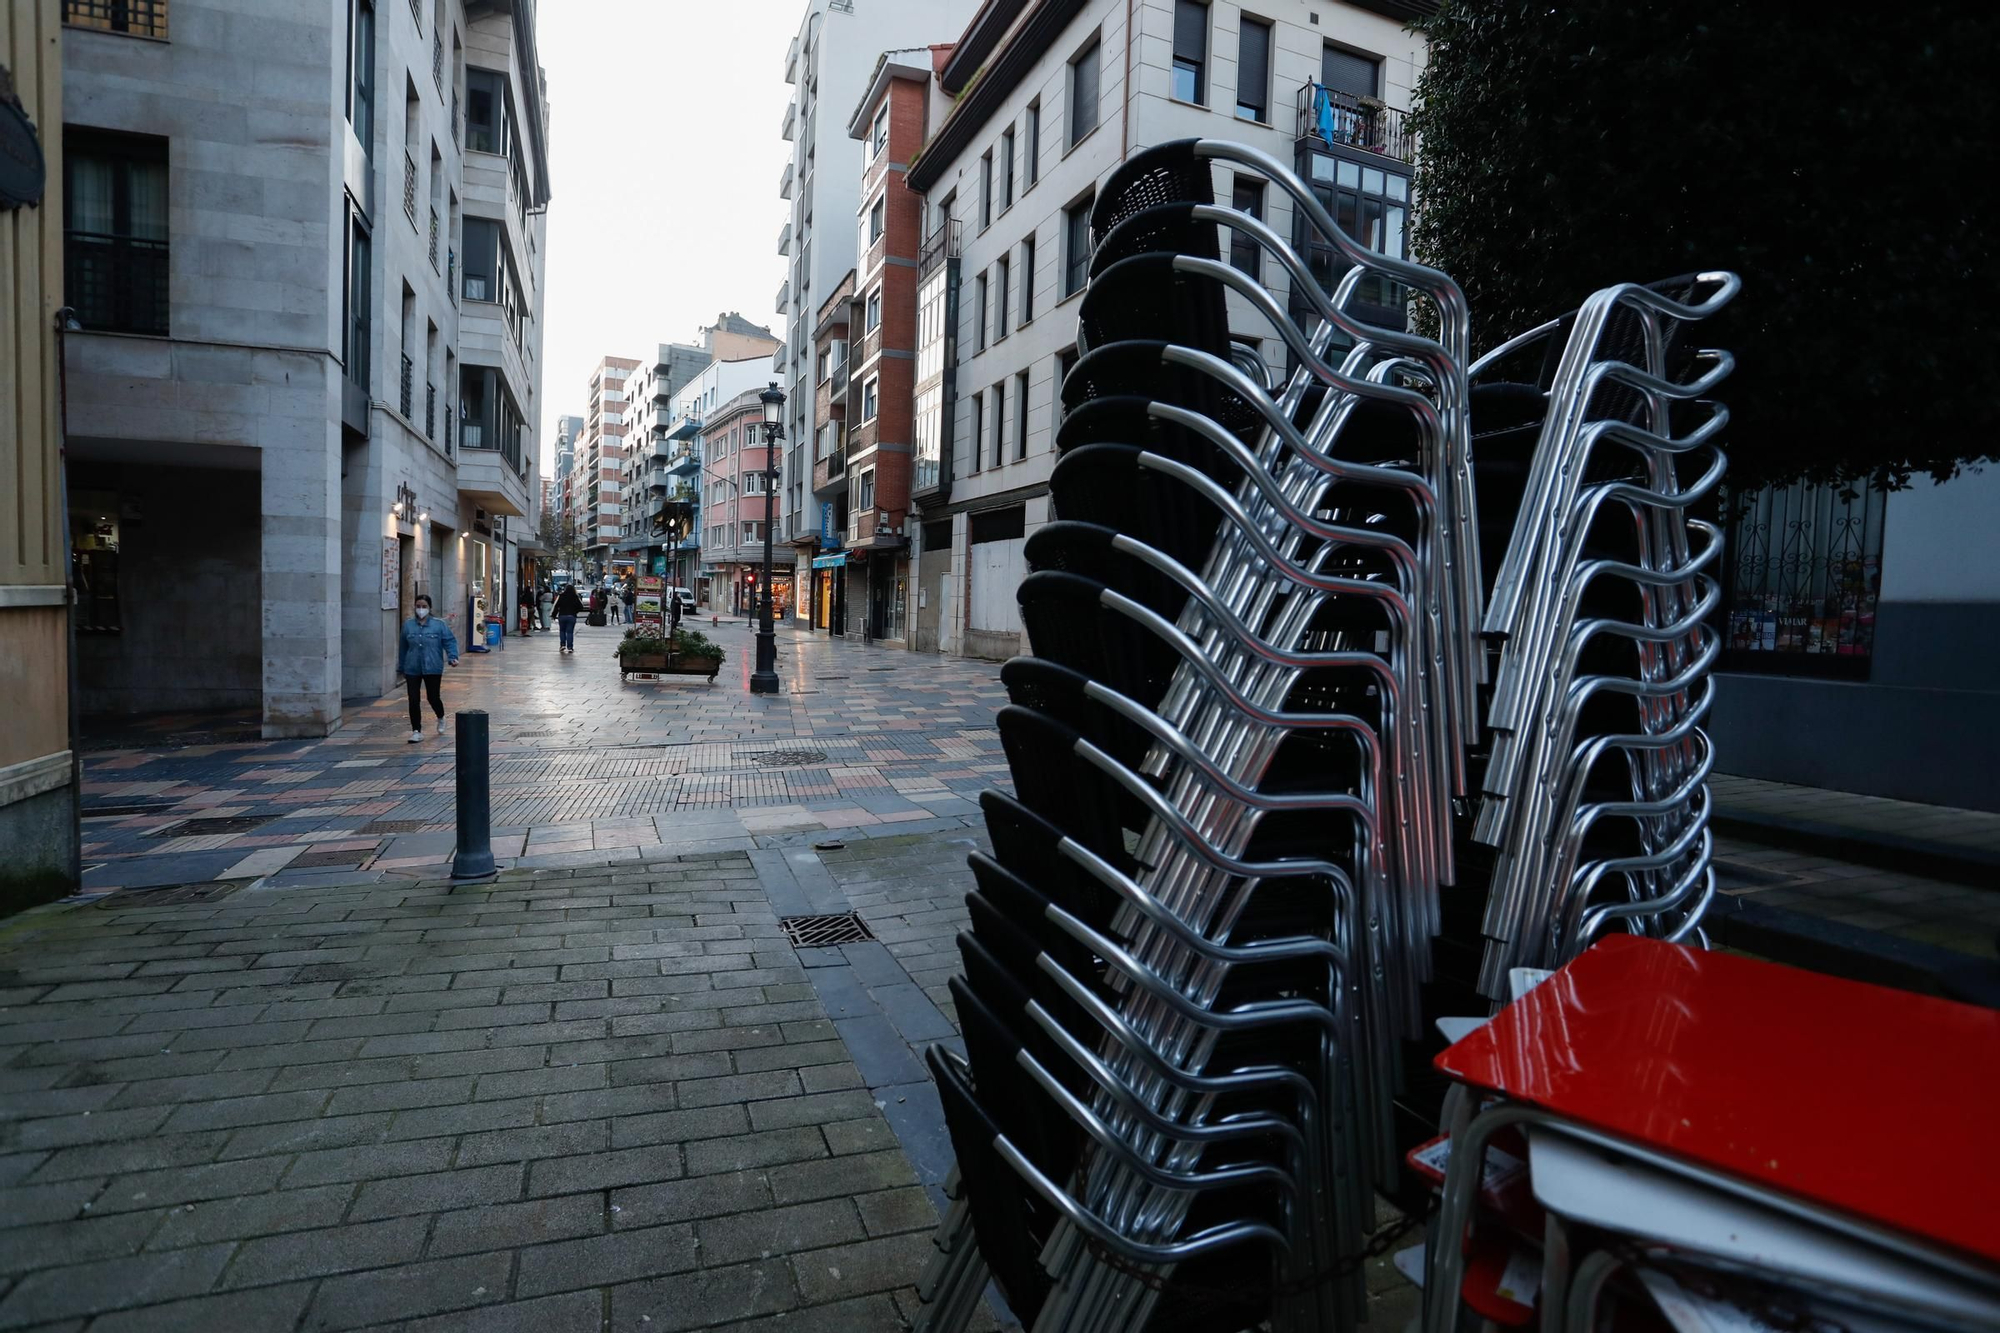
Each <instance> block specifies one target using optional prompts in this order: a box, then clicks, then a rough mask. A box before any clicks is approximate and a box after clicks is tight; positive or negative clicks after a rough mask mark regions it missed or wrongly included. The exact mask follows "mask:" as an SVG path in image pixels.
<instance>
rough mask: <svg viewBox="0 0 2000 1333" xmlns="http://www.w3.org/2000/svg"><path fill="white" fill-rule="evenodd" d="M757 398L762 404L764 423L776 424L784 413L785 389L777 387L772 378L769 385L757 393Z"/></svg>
mask: <svg viewBox="0 0 2000 1333" xmlns="http://www.w3.org/2000/svg"><path fill="white" fill-rule="evenodd" d="M757 398H758V400H759V401H760V402H762V403H763V404H764V424H765V425H766V426H775V425H777V424H778V423H779V421H781V420H782V419H783V418H784V415H785V391H784V390H783V389H780V388H779V387H778V382H777V381H776V380H772V381H771V387H770V388H768V389H766V390H764V392H762V393H760V394H758V395H757Z"/></svg>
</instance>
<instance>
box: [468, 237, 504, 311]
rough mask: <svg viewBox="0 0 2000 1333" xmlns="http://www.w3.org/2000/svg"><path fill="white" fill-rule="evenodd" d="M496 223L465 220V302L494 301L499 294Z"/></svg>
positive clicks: (498, 249)
mask: <svg viewBox="0 0 2000 1333" xmlns="http://www.w3.org/2000/svg"><path fill="white" fill-rule="evenodd" d="M501 248H502V247H501V244H500V224H499V223H497V222H495V221H493V220H492V219H491V218H467V219H466V220H465V290H464V295H465V299H466V300H468V301H497V300H498V299H499V296H498V293H499V291H500V254H501Z"/></svg>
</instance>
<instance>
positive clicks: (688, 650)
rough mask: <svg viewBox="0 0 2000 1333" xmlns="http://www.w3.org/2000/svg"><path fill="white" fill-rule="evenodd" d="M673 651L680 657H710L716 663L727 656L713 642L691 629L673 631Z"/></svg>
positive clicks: (698, 631)
mask: <svg viewBox="0 0 2000 1333" xmlns="http://www.w3.org/2000/svg"><path fill="white" fill-rule="evenodd" d="M674 650H675V651H676V652H678V653H679V654H680V655H681V656H682V657H712V658H714V659H715V660H716V661H718V662H720V661H721V660H722V659H723V658H724V657H725V656H727V654H726V653H724V652H723V651H722V648H721V646H720V645H719V644H717V643H716V642H715V640H713V639H711V638H709V637H708V636H707V635H706V634H703V633H702V632H701V631H700V630H692V629H683V630H676V631H674Z"/></svg>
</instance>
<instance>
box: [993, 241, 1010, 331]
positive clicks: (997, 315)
mask: <svg viewBox="0 0 2000 1333" xmlns="http://www.w3.org/2000/svg"><path fill="white" fill-rule="evenodd" d="M1013 267H1014V265H1013V261H1012V260H1010V259H1008V258H1007V256H1005V255H1001V256H1000V258H998V259H996V260H995V261H993V281H994V285H995V287H996V288H997V290H998V295H997V296H995V297H994V300H993V341H995V342H998V341H1000V340H1001V339H1002V338H1004V337H1006V336H1007V288H1008V286H1009V281H1008V280H1009V279H1010V278H1012V277H1013V272H1012V270H1013Z"/></svg>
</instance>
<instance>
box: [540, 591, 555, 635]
mask: <svg viewBox="0 0 2000 1333" xmlns="http://www.w3.org/2000/svg"><path fill="white" fill-rule="evenodd" d="M535 607H536V609H537V610H539V611H540V612H541V615H542V631H543V633H547V632H548V628H549V618H550V617H551V616H552V615H554V614H555V609H556V595H555V592H554V591H553V590H552V589H550V587H549V585H548V584H546V583H544V584H543V585H542V595H541V596H540V597H539V598H537V599H536V601H535Z"/></svg>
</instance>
